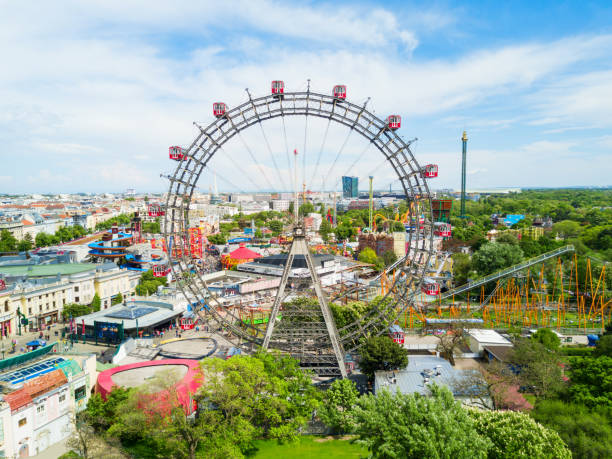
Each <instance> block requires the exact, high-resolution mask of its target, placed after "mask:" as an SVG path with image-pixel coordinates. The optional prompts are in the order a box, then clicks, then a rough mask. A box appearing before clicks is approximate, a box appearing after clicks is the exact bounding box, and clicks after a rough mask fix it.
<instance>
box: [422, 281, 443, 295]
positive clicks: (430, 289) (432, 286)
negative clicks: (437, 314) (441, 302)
mask: <svg viewBox="0 0 612 459" xmlns="http://www.w3.org/2000/svg"><path fill="white" fill-rule="evenodd" d="M421 291H422V292H423V293H424V294H425V295H429V296H436V295H439V294H440V284H438V283H437V282H436V281H434V280H433V279H424V280H423V284H421Z"/></svg>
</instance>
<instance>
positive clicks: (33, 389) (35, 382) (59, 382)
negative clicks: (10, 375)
mask: <svg viewBox="0 0 612 459" xmlns="http://www.w3.org/2000/svg"><path fill="white" fill-rule="evenodd" d="M67 382H68V379H66V375H65V374H64V372H63V371H62V370H59V369H58V370H53V371H52V372H50V373H46V374H44V375H40V376H39V377H37V378H34V379H32V380H30V381H27V382H25V383H24V384H23V388H24V389H25V390H26V391H27V392H28V393H29V394H30V397H32V398H36V397H38V396H40V395H42V394H44V393H45V392H49V391H50V390H53V389H56V388H58V387H60V386H63V385H64V384H66V383H67Z"/></svg>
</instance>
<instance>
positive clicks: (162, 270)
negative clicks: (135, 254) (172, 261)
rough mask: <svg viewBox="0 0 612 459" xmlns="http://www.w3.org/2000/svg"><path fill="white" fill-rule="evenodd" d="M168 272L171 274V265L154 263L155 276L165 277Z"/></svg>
mask: <svg viewBox="0 0 612 459" xmlns="http://www.w3.org/2000/svg"><path fill="white" fill-rule="evenodd" d="M168 274H170V266H167V265H153V276H154V277H165V276H167V275H168Z"/></svg>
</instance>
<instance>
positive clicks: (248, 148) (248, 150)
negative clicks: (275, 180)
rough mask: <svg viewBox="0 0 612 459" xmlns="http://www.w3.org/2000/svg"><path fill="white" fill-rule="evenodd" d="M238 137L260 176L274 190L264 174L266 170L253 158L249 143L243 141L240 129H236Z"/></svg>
mask: <svg viewBox="0 0 612 459" xmlns="http://www.w3.org/2000/svg"><path fill="white" fill-rule="evenodd" d="M238 138H239V139H240V141H241V142H242V145H244V148H246V150H247V152H248V153H249V155H250V156H251V159H252V160H253V164H255V166H257V169H259V172H260V173H261V176H262V177H263V178H264V179H265V181H266V182H268V185H270V191H274V190H275V187H274V185H273V184H272V182H271V181H270V179H269V178H268V176H267V175H266V171H264V170H263V168H262V167H261V164H259V162H258V161H257V159H256V158H255V155H254V154H253V151H252V150H251V147H249V145H248V144H247V143H246V142H245V140H244V138H243V137H242V134H241V133H240V131H238ZM234 163H237V161H234Z"/></svg>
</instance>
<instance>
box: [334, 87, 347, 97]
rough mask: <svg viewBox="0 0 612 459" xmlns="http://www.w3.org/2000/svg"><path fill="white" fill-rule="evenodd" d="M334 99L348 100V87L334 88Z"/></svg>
mask: <svg viewBox="0 0 612 459" xmlns="http://www.w3.org/2000/svg"><path fill="white" fill-rule="evenodd" d="M334 97H335V98H336V99H342V100H344V99H346V86H345V85H343V84H339V85H336V86H334Z"/></svg>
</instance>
